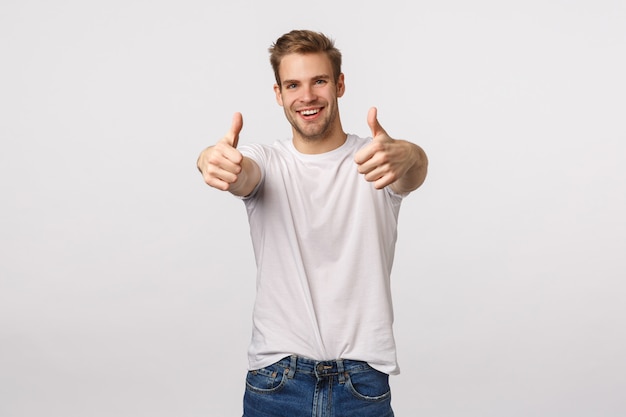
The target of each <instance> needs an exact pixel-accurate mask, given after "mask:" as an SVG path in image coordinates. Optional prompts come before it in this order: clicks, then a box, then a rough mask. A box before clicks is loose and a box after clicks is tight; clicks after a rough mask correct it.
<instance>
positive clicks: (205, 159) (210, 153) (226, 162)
mask: <svg viewBox="0 0 626 417" xmlns="http://www.w3.org/2000/svg"><path fill="white" fill-rule="evenodd" d="M242 127H243V117H242V116H241V113H235V114H234V116H233V121H232V123H231V125H230V130H229V131H228V133H226V135H225V136H224V137H223V138H222V139H220V141H219V142H217V143H216V144H215V145H214V146H210V147H208V148H206V149H205V150H203V151H202V152H201V153H200V156H199V157H198V161H197V166H198V170H200V172H201V173H202V177H203V178H204V182H206V183H207V184H208V185H210V186H211V187H213V188H217V189H218V190H222V191H230V192H231V193H233V194H236V195H240V196H245V195H248V194H250V193H251V192H252V190H254V188H255V187H256V185H257V184H258V183H259V181H260V179H261V171H260V169H259V167H258V166H257V164H256V163H255V162H254V161H252V160H251V159H249V158H246V157H244V156H243V155H242V154H241V152H239V151H238V150H237V143H238V142H239V133H240V132H241V128H242Z"/></svg>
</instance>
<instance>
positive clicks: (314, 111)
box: [300, 109, 320, 116]
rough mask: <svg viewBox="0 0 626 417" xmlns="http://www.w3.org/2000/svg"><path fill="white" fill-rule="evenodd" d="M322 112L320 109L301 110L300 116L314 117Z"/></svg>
mask: <svg viewBox="0 0 626 417" xmlns="http://www.w3.org/2000/svg"><path fill="white" fill-rule="evenodd" d="M319 112H320V109H309V110H300V114H301V115H303V116H313V115H314V114H317V113H319Z"/></svg>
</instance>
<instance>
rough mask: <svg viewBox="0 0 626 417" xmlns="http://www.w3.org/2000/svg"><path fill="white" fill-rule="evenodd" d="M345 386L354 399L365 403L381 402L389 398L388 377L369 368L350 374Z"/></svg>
mask: <svg viewBox="0 0 626 417" xmlns="http://www.w3.org/2000/svg"><path fill="white" fill-rule="evenodd" d="M346 385H347V386H348V388H349V390H350V391H351V392H352V395H354V396H355V397H356V398H358V399H360V400H365V401H382V400H386V399H387V398H389V397H390V396H391V390H390V388H389V375H387V374H385V373H383V372H380V371H377V370H376V369H374V368H370V369H369V370H366V371H361V372H355V373H350V374H349V375H348V378H347V380H346Z"/></svg>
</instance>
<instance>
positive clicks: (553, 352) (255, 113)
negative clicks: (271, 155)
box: [0, 0, 626, 417]
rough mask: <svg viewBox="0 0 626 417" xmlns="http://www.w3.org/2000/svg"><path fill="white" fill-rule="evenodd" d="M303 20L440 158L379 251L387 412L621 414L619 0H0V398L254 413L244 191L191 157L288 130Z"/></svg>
mask: <svg viewBox="0 0 626 417" xmlns="http://www.w3.org/2000/svg"><path fill="white" fill-rule="evenodd" d="M294 28H307V29H314V30H319V31H323V32H324V33H326V34H327V35H329V36H331V37H332V38H334V39H335V40H336V42H337V46H338V47H339V48H340V49H341V50H342V52H343V54H344V67H343V70H344V73H345V74H346V85H347V91H346V95H345V96H344V97H343V98H342V99H340V106H341V109H342V119H343V122H344V128H345V129H346V130H347V131H348V132H350V133H357V134H360V135H364V136H365V135H369V129H368V127H367V124H366V114H367V109H368V108H369V107H370V106H374V105H375V106H377V107H378V109H379V120H380V122H381V124H382V125H383V127H385V128H386V129H387V130H388V131H389V133H390V134H391V135H392V136H395V137H399V138H407V139H410V140H412V141H414V142H416V143H419V144H420V145H422V146H423V147H424V149H425V150H426V151H427V152H428V155H429V157H430V164H431V165H430V175H429V177H428V179H427V182H426V183H425V184H424V186H423V187H422V188H421V189H420V190H418V191H417V192H415V193H414V194H412V195H411V196H410V197H409V198H408V199H407V200H406V201H405V203H404V205H403V208H402V210H401V215H400V224H399V241H398V248H397V256H396V264H395V266H394V272H393V291H394V302H395V305H396V326H395V331H396V336H397V343H398V350H399V360H400V364H401V368H402V374H401V375H399V376H397V377H393V378H392V389H393V392H394V394H393V395H394V397H393V406H394V408H395V411H396V415H397V416H399V417H409V416H429V417H437V416H445V417H448V416H450V417H457V416H458V417H473V416H476V417H491V416H493V417H502V416H507V417H515V416H534V417H540V416H545V417H554V416H568V417H578V416H580V417H583V416H585V417H587V416H589V417H591V416H593V417H618V416H619V417H621V416H624V415H626V395H624V393H625V392H626V355H625V353H626V335H625V331H624V329H625V328H626V303H625V302H624V299H625V295H626V283H625V278H626V259H625V258H626V257H625V252H626V220H625V213H626V168H625V166H624V165H625V164H626V117H625V116H626V77H625V74H626V3H624V2H623V1H622V0H614V1H610V0H586V1H582V0H579V1H566V0H561V1H558V0H541V1H539V0H525V1H521V0H520V1H506V2H505V1H495V0H493V1H488V0H478V1H461V0H441V1H437V2H434V1H432V2H424V1H417V2H411V1H406V2H399V1H390V0H387V1H382V2H381V1H376V2H373V1H362V2H345V3H342V2H339V1H336V0H333V1H316V2H293V1H276V0H274V1H247V2H244V1H238V0H229V1H223V2H220V3H219V4H218V3H216V2H213V1H197V0H195V1H194V0H178V1H155V0H151V1H148V0H145V1H137V0H124V1H121V0H108V1H78V0H76V1H69V0H65V1H34V0H21V1H17V0H13V1H12V0H3V1H2V3H0V60H1V65H0V137H1V147H0V195H1V198H2V205H1V206H0V207H1V208H0V416H2V417H23V416H28V417H31V416H33V417H34V416H63V417H74V416H76V417H85V416H89V417H100V416H115V417H123V416H132V417H136V416H150V417H160V416H177V417H178V416H237V415H241V399H242V396H243V390H244V376H245V368H246V349H247V344H248V340H249V337H250V328H251V322H250V318H251V317H250V315H251V310H252V302H253V297H254V259H253V256H252V249H251V244H250V242H249V235H248V228H247V220H246V216H245V210H244V208H243V204H242V203H241V202H240V201H238V200H237V199H235V198H233V197H231V196H230V195H228V194H225V193H221V192H219V191H217V190H213V189H211V188H209V187H208V186H206V185H205V184H204V183H203V182H202V179H201V177H200V175H199V173H198V172H197V171H196V167H195V161H196V157H197V155H198V153H199V152H200V150H202V149H203V148H204V147H206V146H208V145H210V144H212V143H214V142H215V141H216V140H218V139H219V138H220V137H221V136H222V135H223V134H224V133H226V131H227V129H228V128H229V126H230V120H231V117H232V114H233V112H235V111H241V112H242V113H243V116H244V130H243V132H242V135H241V139H240V140H241V143H243V142H262V143H271V142H273V141H274V140H276V139H283V138H286V137H288V136H289V134H290V129H289V125H288V124H287V122H286V121H285V119H284V116H283V114H282V109H281V108H280V107H279V106H278V105H276V103H275V101H274V95H273V92H272V84H273V82H274V80H273V74H272V71H271V68H270V65H269V61H268V53H267V48H268V47H269V46H270V44H271V43H272V42H273V41H274V40H275V39H276V38H277V37H278V36H280V35H281V34H283V33H285V32H287V31H289V30H291V29H294Z"/></svg>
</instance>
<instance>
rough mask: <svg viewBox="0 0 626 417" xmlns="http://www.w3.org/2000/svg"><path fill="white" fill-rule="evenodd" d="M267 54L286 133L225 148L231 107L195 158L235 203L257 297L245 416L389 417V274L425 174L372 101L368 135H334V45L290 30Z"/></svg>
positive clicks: (394, 369)
mask: <svg viewBox="0 0 626 417" xmlns="http://www.w3.org/2000/svg"><path fill="white" fill-rule="evenodd" d="M269 51H270V61H271V64H272V67H273V69H274V74H275V77H276V84H275V85H274V92H275V94H276V101H277V102H278V104H279V105H280V106H282V107H283V109H284V112H285V116H286V117H287V120H288V121H289V123H290V124H291V126H292V132H293V138H292V139H291V140H284V141H278V142H276V143H274V145H272V146H267V145H247V146H241V147H239V148H238V147H237V146H238V142H239V134H240V132H241V130H242V126H243V119H242V116H241V114H239V113H236V114H235V115H234V117H233V120H232V125H231V128H230V130H229V131H228V133H227V134H226V136H224V137H223V138H222V139H221V140H220V141H219V142H217V144H216V145H214V146H211V147H209V148H207V149H205V150H204V151H202V153H201V154H200V156H199V158H198V161H197V165H198V168H199V170H200V172H201V173H202V175H203V178H204V180H205V182H206V183H207V184H208V185H210V186H212V187H215V188H217V189H219V190H224V191H229V192H231V193H232V194H234V195H236V196H239V197H240V198H242V200H243V201H244V203H245V206H246V209H247V212H248V218H249V223H250V234H251V238H252V243H253V248H254V253H255V258H256V264H257V295H256V301H255V306H254V313H253V334H252V340H251V343H250V347H249V355H248V356H249V371H248V375H247V377H246V391H245V395H244V417H282V416H284V417H299V416H336V417H350V416H355V417H356V416H358V417H370V416H371V417H390V416H393V411H392V409H391V396H390V390H389V381H388V376H389V375H390V374H397V373H398V372H399V369H398V365H397V362H396V349H395V341H394V337H393V331H392V324H393V310H392V303H391V295H390V282H389V281H390V273H391V267H392V263H393V257H394V249H395V243H396V236H397V230H396V227H397V219H398V213H399V209H400V204H401V202H402V200H403V198H404V197H405V196H406V195H408V194H409V193H410V192H411V191H413V190H415V189H417V188H418V187H419V186H420V185H421V184H422V183H423V181H424V179H425V178H426V172H427V166H428V160H427V157H426V154H425V153H424V151H423V150H422V149H421V148H420V147H419V146H417V145H415V144H413V143H411V142H408V141H405V140H396V139H392V138H391V137H390V136H389V135H388V134H387V132H386V131H385V130H384V129H383V128H382V126H381V125H380V124H379V122H378V120H377V110H376V108H372V109H370V111H369V114H368V115H367V123H368V125H369V127H370V130H371V134H372V137H371V138H360V137H357V136H356V135H352V134H346V133H345V132H344V130H343V128H342V125H341V120H340V117H339V108H338V99H339V97H341V96H343V94H344V91H345V84H344V74H343V73H341V53H340V52H339V50H338V49H337V48H335V46H334V42H333V41H332V40H330V39H328V38H327V37H326V36H325V35H323V34H321V33H316V32H312V31H306V30H294V31H291V32H289V33H287V34H285V35H283V36H281V37H280V38H279V39H278V40H277V41H276V42H275V43H274V44H273V45H272V47H271V48H270V49H269Z"/></svg>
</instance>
